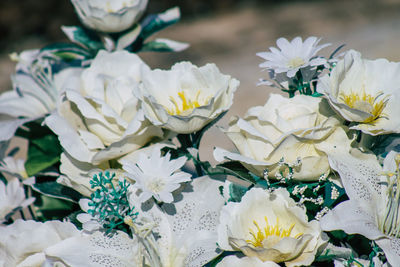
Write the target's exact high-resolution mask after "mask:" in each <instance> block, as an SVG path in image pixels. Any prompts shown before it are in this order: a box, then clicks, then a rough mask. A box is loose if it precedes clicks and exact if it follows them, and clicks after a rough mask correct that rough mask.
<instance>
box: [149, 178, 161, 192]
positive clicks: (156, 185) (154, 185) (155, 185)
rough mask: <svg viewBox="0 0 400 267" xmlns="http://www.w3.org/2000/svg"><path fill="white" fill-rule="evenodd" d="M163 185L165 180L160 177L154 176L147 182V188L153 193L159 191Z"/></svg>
mask: <svg viewBox="0 0 400 267" xmlns="http://www.w3.org/2000/svg"><path fill="white" fill-rule="evenodd" d="M164 187H165V182H164V180H163V179H162V178H154V179H152V180H151V181H149V182H148V184H147V188H148V189H149V190H150V191H151V192H153V193H160V192H161V191H162V190H163V189H164Z"/></svg>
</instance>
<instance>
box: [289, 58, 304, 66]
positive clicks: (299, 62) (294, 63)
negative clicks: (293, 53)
mask: <svg viewBox="0 0 400 267" xmlns="http://www.w3.org/2000/svg"><path fill="white" fill-rule="evenodd" d="M304 63H305V62H304V59H302V58H301V57H295V58H291V59H290V60H289V61H288V63H287V67H289V68H297V67H300V66H302V65H303V64H304Z"/></svg>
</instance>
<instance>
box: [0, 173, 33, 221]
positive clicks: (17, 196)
mask: <svg viewBox="0 0 400 267" xmlns="http://www.w3.org/2000/svg"><path fill="white" fill-rule="evenodd" d="M33 201H35V198H33V197H30V198H28V199H27V198H26V197H25V192H24V189H23V188H22V186H21V183H20V182H19V181H18V179H12V180H11V181H9V182H8V183H7V185H5V184H4V183H3V182H2V181H1V180H0V223H1V222H3V221H4V220H5V218H6V216H7V215H8V214H10V213H11V212H13V211H14V210H16V209H18V208H25V207H27V206H29V205H30V204H32V202H33Z"/></svg>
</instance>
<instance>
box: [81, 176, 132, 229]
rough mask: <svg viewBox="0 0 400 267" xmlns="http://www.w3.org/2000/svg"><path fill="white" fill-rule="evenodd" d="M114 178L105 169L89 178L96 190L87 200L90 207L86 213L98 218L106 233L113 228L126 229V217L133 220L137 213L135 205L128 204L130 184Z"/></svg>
mask: <svg viewBox="0 0 400 267" xmlns="http://www.w3.org/2000/svg"><path fill="white" fill-rule="evenodd" d="M114 178H115V174H114V173H112V174H111V173H110V172H108V171H105V172H104V173H101V172H100V173H99V174H95V175H94V176H93V178H92V179H91V180H90V184H91V187H92V188H93V189H96V191H95V192H94V193H93V194H92V195H91V198H92V201H91V202H89V206H91V207H92V208H91V209H89V210H88V213H89V214H91V215H92V216H93V217H96V218H98V220H99V221H100V223H101V224H102V225H103V227H104V228H105V229H107V232H108V233H109V232H111V231H112V230H113V229H118V230H125V231H126V229H125V227H124V220H125V219H126V217H129V218H131V219H132V220H133V221H134V220H135V219H136V218H137V215H138V214H139V213H138V212H135V207H130V206H129V202H128V188H129V186H130V184H128V183H127V182H126V180H123V181H121V180H120V181H113V179H114ZM114 183H115V184H116V185H114ZM127 232H128V231H127Z"/></svg>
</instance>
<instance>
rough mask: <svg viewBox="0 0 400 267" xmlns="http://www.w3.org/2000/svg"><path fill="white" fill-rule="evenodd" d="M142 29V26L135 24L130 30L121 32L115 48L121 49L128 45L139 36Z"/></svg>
mask: <svg viewBox="0 0 400 267" xmlns="http://www.w3.org/2000/svg"><path fill="white" fill-rule="evenodd" d="M141 31H142V26H140V25H139V24H136V25H135V26H134V27H133V29H132V30H130V31H129V32H127V33H125V34H123V35H122V36H121V37H119V39H118V41H117V46H116V50H122V49H125V48H127V47H128V46H130V45H131V44H132V43H133V42H135V41H136V39H137V38H138V37H139V35H140V33H141Z"/></svg>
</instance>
